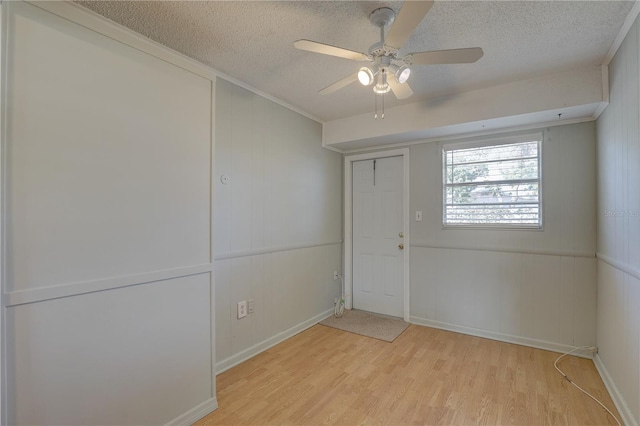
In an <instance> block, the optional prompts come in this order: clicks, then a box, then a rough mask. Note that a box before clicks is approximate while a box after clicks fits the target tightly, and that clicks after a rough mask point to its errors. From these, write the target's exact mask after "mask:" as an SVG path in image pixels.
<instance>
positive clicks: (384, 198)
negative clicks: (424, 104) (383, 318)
mask: <svg viewBox="0 0 640 426" xmlns="http://www.w3.org/2000/svg"><path fill="white" fill-rule="evenodd" d="M402 167H403V159H402V157H388V158H378V159H376V160H364V161H354V162H353V188H352V191H353V192H352V193H353V257H352V259H353V307H354V308H355V309H361V310H365V311H369V312H376V313H379V314H384V315H391V316H395V317H402V316H403V313H404V309H403V299H404V293H403V289H404V280H403V275H404V270H403V265H404V250H403V247H404V246H403V244H404V241H403V234H402V229H403V223H402V218H403V216H404V215H403V207H402V206H403V200H402V194H403V187H402V185H403V169H402Z"/></svg>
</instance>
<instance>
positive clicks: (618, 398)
mask: <svg viewBox="0 0 640 426" xmlns="http://www.w3.org/2000/svg"><path fill="white" fill-rule="evenodd" d="M593 363H594V364H595V365H596V370H598V373H600V377H602V381H603V382H604V386H605V387H606V388H607V390H608V391H609V395H611V399H612V400H613V403H614V404H615V406H616V408H617V409H618V413H620V417H622V418H621V419H620V420H622V423H624V424H625V425H627V426H639V424H638V420H636V419H635V417H634V416H633V413H632V412H631V409H630V408H629V406H628V405H627V402H626V401H625V399H624V397H623V396H622V393H620V391H619V390H618V387H617V386H616V384H615V382H614V381H613V378H611V375H610V374H609V371H607V367H605V365H604V362H602V358H600V355H598V354H596V355H595V356H594V357H593Z"/></svg>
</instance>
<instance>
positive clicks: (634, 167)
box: [596, 20, 640, 424]
mask: <svg viewBox="0 0 640 426" xmlns="http://www.w3.org/2000/svg"><path fill="white" fill-rule="evenodd" d="M639 25H640V24H638V21H637V20H636V22H635V24H634V25H633V26H632V27H631V30H630V31H629V33H628V34H627V36H626V38H625V40H624V42H623V43H622V45H621V46H620V48H619V50H618V52H617V53H616V55H615V57H614V59H613V61H612V62H611V64H610V66H609V90H610V103H609V106H608V107H607V109H606V110H605V111H604V112H603V113H602V115H601V116H600V118H599V119H598V122H597V137H598V148H597V152H598V315H597V318H598V323H597V324H598V325H597V336H598V339H597V342H598V348H599V353H598V357H596V365H597V366H598V367H599V369H600V371H601V373H602V375H603V377H604V378H605V382H606V383H607V385H608V386H609V389H610V391H611V393H612V395H613V396H614V398H615V399H617V403H618V407H619V411H620V412H621V414H622V415H623V416H624V417H625V419H624V420H625V423H627V424H639V423H640V371H639V368H640V308H639V307H640V120H639V118H638V117H639V116H640V109H639V102H640V101H639V99H640V81H639V80H640V77H639V76H640V70H639V68H638V62H639V60H640V27H639Z"/></svg>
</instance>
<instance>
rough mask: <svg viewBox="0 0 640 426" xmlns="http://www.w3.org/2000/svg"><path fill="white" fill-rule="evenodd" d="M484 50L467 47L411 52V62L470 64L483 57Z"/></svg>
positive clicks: (420, 63)
mask: <svg viewBox="0 0 640 426" xmlns="http://www.w3.org/2000/svg"><path fill="white" fill-rule="evenodd" d="M483 55H484V52H483V51H482V48H480V47H468V48H466V49H451V50H432V51H430V52H417V53H409V54H408V55H407V56H410V57H411V59H410V60H411V63H412V64H417V65H436V64H470V63H472V62H476V61H477V60H478V59H480V58H482V56H483Z"/></svg>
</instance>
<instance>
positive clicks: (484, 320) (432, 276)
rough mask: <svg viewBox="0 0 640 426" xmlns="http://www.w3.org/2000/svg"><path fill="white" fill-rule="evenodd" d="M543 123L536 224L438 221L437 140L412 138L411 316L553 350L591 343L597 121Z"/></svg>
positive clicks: (440, 182) (440, 170)
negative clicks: (511, 226) (451, 225)
mask: <svg viewBox="0 0 640 426" xmlns="http://www.w3.org/2000/svg"><path fill="white" fill-rule="evenodd" d="M540 131H541V132H543V135H544V141H543V147H542V156H543V158H542V179H543V189H542V191H543V192H542V194H543V210H544V217H543V220H544V229H543V230H542V231H533V230H488V229H483V230H470V229H464V230H461V229H443V227H442V164H441V163H442V159H441V157H442V155H441V147H442V145H441V144H440V143H427V144H422V145H416V146H412V147H411V211H412V212H415V211H416V210H422V211H423V221H422V222H415V221H413V220H412V223H411V241H412V244H411V247H412V249H411V319H412V321H413V322H417V323H422V324H426V325H432V326H436V327H442V328H448V329H453V330H458V331H462V332H468V333H472V334H478V335H483V336H487V337H493V338H497V339H501V340H507V341H513V342H519V343H524V344H528V345H533V346H539V347H544V348H548V349H555V350H564V349H566V348H569V347H573V346H581V345H593V344H595V321H596V319H595V309H596V260H595V241H596V238H595V224H596V218H595V131H594V124H593V123H583V124H573V125H565V126H556V127H551V128H547V129H541V130H540ZM527 133H530V132H527ZM501 136H503V135H501ZM412 219H413V213H412Z"/></svg>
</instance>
